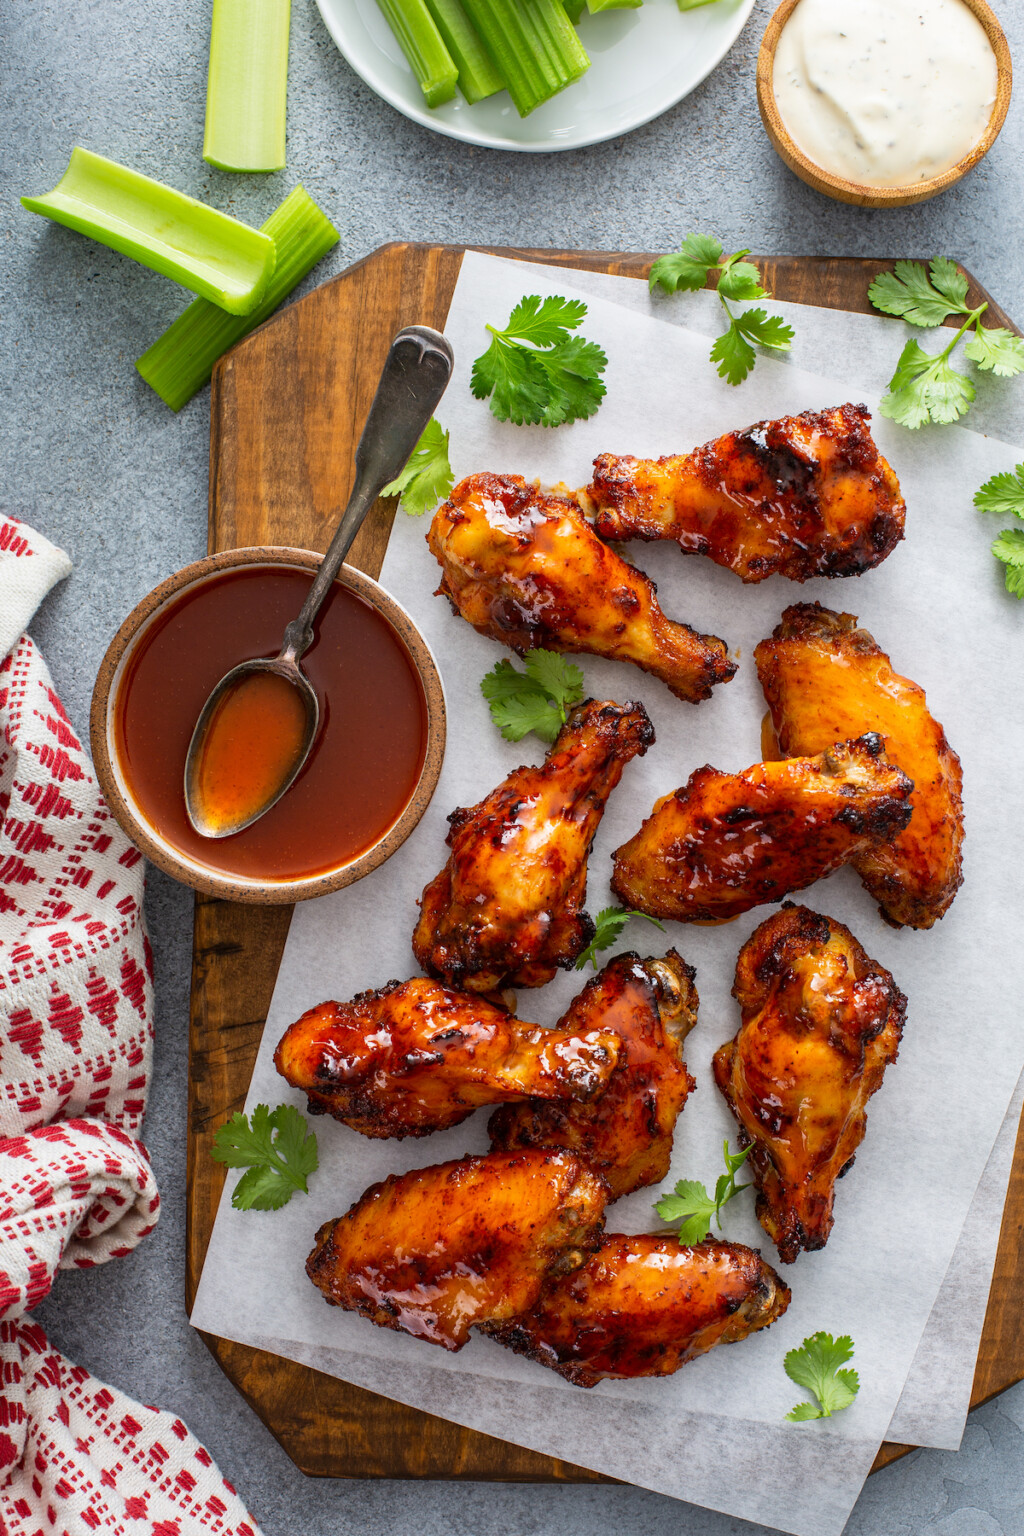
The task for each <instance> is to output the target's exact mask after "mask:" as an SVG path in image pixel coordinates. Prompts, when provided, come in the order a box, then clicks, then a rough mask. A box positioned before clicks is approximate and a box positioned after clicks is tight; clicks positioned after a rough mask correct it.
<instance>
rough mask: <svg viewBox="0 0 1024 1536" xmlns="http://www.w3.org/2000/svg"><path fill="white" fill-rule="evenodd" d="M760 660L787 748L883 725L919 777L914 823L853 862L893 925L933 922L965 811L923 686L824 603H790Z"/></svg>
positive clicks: (946, 899) (950, 881)
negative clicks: (905, 673)
mask: <svg viewBox="0 0 1024 1536" xmlns="http://www.w3.org/2000/svg"><path fill="white" fill-rule="evenodd" d="M754 658H755V660H756V662H757V675H758V677H759V678H760V680H761V687H762V688H763V689H764V694H765V698H766V699H767V700H768V707H769V709H770V710H771V719H772V725H773V726H774V732H775V744H776V746H777V748H778V749H779V750H780V751H781V752H782V753H783V754H785V755H787V756H788V755H791V754H794V755H795V754H799V755H801V756H802V755H803V754H804V753H807V752H820V751H822V750H823V748H824V747H825V746H827V745H828V743H830V742H833V741H838V740H840V739H841V738H843V737H846V736H850V735H854V734H858V733H860V732H863V731H877V732H879V733H880V734H881V735H882V736H884V738H885V750H886V755H887V756H888V757H889V758H890V759H891V761H892V762H894V763H898V764H899V766H900V767H901V768H902V769H903V771H904V772H905V773H907V774H909V776H910V777H911V779H913V781H914V799H913V812H914V814H913V816H912V817H911V818H910V822H909V825H908V826H907V827H905V828H904V829H903V830H902V831H901V832H899V833H898V834H897V835H896V836H895V837H893V838H892V839H891V840H890V841H888V842H887V843H885V844H882V845H880V846H878V847H874V848H869V849H866V850H865V851H864V852H862V853H859V854H858V855H857V857H856V858H855V859H854V861H853V863H854V867H855V868H856V870H857V873H858V874H859V875H860V877H861V879H862V880H863V882H864V885H865V886H866V887H867V889H868V890H869V891H870V893H871V895H872V896H873V897H874V898H875V900H876V901H877V902H878V904H879V907H880V908H881V911H882V916H883V917H884V918H885V919H886V920H887V921H888V922H890V923H891V924H892V925H893V926H894V927H896V928H899V927H903V926H904V925H906V926H907V927H911V928H930V927H931V926H932V924H933V923H935V922H937V921H938V919H939V918H940V917H941V916H942V915H943V913H944V912H946V911H947V909H948V908H949V905H950V903H951V902H952V900H953V898H954V896H955V895H956V893H957V891H958V889H959V887H960V883H961V874H960V850H961V846H962V844H963V840H964V811H963V801H962V799H961V788H962V784H963V776H962V774H961V772H960V759H959V758H958V757H957V755H956V753H955V752H954V751H953V749H952V747H951V746H950V745H949V742H948V741H947V740H946V734H945V732H944V731H943V729H942V726H941V725H940V724H939V722H938V721H937V720H936V719H935V718H934V717H933V716H932V715H931V714H930V713H929V711H928V704H927V700H926V699H925V696H924V690H923V689H922V688H919V687H918V685H917V684H916V683H912V682H911V681H910V679H909V678H906V677H901V676H900V675H899V673H898V672H894V671H893V667H892V663H891V662H890V660H889V658H888V656H887V655H886V654H885V652H884V651H883V650H881V649H880V648H879V646H878V645H877V644H876V642H875V641H874V640H873V639H872V637H871V636H870V635H869V634H868V632H867V630H864V629H858V628H857V620H856V618H855V617H854V615H853V614H850V613H833V612H832V611H831V609H829V608H822V607H821V605H820V604H819V603H797V604H795V605H794V606H793V607H792V608H787V609H786V611H785V613H784V614H783V615H782V623H781V624H780V625H779V626H778V628H777V629H776V630H775V633H774V634H773V635H772V638H771V639H770V640H762V641H761V643H760V645H758V646H757V647H756V649H755V651H754Z"/></svg>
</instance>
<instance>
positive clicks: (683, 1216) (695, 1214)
mask: <svg viewBox="0 0 1024 1536" xmlns="http://www.w3.org/2000/svg"><path fill="white" fill-rule="evenodd" d="M752 1149H753V1143H751V1145H750V1146H749V1147H744V1148H743V1150H742V1151H740V1152H730V1151H729V1140H728V1137H727V1138H726V1140H725V1141H724V1142H723V1144H722V1154H723V1156H724V1158H725V1168H726V1171H725V1173H721V1174H719V1176H718V1179H717V1180H716V1182H715V1193H714V1195H709V1194H708V1192H707V1190H706V1188H705V1187H704V1185H703V1184H701V1183H699V1182H698V1181H697V1180H696V1179H680V1181H679V1183H678V1184H677V1185H676V1187H675V1192H674V1193H673V1194H671V1195H662V1197H661V1199H660V1200H659V1201H657V1202H656V1204H655V1207H654V1209H655V1210H656V1211H657V1213H658V1215H659V1216H660V1217H661V1218H662V1220H663V1221H682V1225H681V1226H680V1228H679V1241H680V1243H682V1244H683V1245H684V1246H685V1245H686V1244H688V1243H699V1242H702V1241H703V1240H704V1238H705V1237H707V1235H708V1233H709V1232H710V1230H711V1218H712V1217H714V1218H715V1220H716V1221H717V1223H718V1230H719V1231H721V1230H722V1206H723V1205H726V1204H727V1203H728V1202H729V1201H730V1200H732V1199H733V1198H734V1197H735V1196H736V1195H739V1194H742V1192H743V1191H744V1190H745V1189H751V1188H752V1187H753V1186H752V1185H750V1184H737V1183H736V1173H737V1170H738V1169H739V1168H741V1167H742V1165H743V1164H744V1163H745V1162H746V1160H747V1158H748V1157H749V1156H750V1153H751V1151H752Z"/></svg>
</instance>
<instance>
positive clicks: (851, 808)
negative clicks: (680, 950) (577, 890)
mask: <svg viewBox="0 0 1024 1536" xmlns="http://www.w3.org/2000/svg"><path fill="white" fill-rule="evenodd" d="M912 788H913V785H912V784H911V782H910V780H909V779H908V778H907V776H906V774H905V773H902V772H901V771H900V769H899V768H896V767H895V766H894V765H893V764H892V763H890V762H889V761H888V760H887V758H886V755H885V752H884V750H883V744H882V739H881V737H880V736H876V735H866V736H861V737H858V738H857V739H856V740H853V741H842V742H837V743H836V744H835V745H834V746H831V747H830V748H829V749H828V751H825V752H821V753H820V755H819V756H817V757H801V758H790V759H788V760H786V761H784V762H769V763H755V764H754V766H753V767H752V768H747V769H745V770H744V771H743V772H742V773H721V772H719V770H718V769H717V768H710V767H704V768H698V769H697V771H696V772H695V773H692V774H691V775H690V778H689V780H688V782H687V783H686V784H685V785H684V786H683V787H682V789H677V790H676V791H675V793H674V794H671V795H665V796H664V798H663V799H661V800H659V801H658V802H657V803H656V804H655V806H654V810H653V811H652V813H651V815H650V816H649V817H648V819H647V820H646V821H645V822H644V824H643V826H642V827H641V828H640V830H639V832H638V833H637V834H636V836H635V837H633V838H631V839H630V841H629V842H628V843H623V845H622V847H621V848H618V849H617V850H616V851H615V853H614V855H613V858H614V860H615V870H614V873H613V875H612V890H613V891H614V892H615V894H616V895H617V896H618V897H619V899H620V901H621V902H622V903H623V905H624V906H626V907H632V908H635V909H637V910H638V911H640V912H647V913H649V914H650V915H651V916H652V917H668V918H675V919H676V920H677V921H679V922H716V921H723V920H726V919H728V918H731V917H738V916H739V914H740V913H741V912H747V911H749V909H750V908H751V907H756V906H760V905H762V904H764V903H765V902H770V901H778V900H780V898H781V897H783V896H785V895H786V893H787V892H788V891H798V890H801V889H802V888H803V887H804V886H805V885H810V884H811V883H812V882H813V881H815V880H819V879H821V877H822V876H823V875H830V874H831V873H832V872H833V870H836V869H838V868H839V866H840V865H841V864H845V863H848V862H849V861H850V860H851V859H853V858H856V857H857V855H858V854H862V853H865V852H867V851H868V850H869V849H873V848H876V847H877V846H878V845H879V844H881V843H885V842H887V841H888V840H889V839H890V838H892V837H894V836H895V835H896V834H897V833H898V832H899V831H900V830H901V829H902V828H903V827H905V826H906V824H907V822H908V821H909V819H910V804H909V801H908V796H909V795H910V791H911V790H912Z"/></svg>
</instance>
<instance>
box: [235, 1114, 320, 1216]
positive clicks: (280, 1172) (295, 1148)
mask: <svg viewBox="0 0 1024 1536" xmlns="http://www.w3.org/2000/svg"><path fill="white" fill-rule="evenodd" d="M210 1156H211V1157H213V1158H215V1159H216V1161H217V1162H219V1163H226V1164H227V1166H228V1167H229V1168H246V1169H248V1172H246V1173H244V1174H243V1175H242V1177H241V1178H240V1179H239V1181H238V1183H237V1184H236V1185H235V1189H234V1193H233V1194H232V1196H231V1204H232V1205H233V1206H234V1207H235V1209H236V1210H239V1211H248V1210H259V1211H276V1210H278V1209H280V1207H281V1206H282V1205H287V1204H288V1201H289V1200H290V1199H291V1197H292V1195H294V1193H295V1191H296V1190H298V1189H301V1190H302V1191H303V1193H304V1194H308V1193H309V1188H308V1185H307V1182H306V1181H307V1179H308V1176H309V1175H310V1174H311V1173H315V1172H316V1169H317V1168H318V1166H319V1157H318V1154H317V1145H316V1137H315V1136H314V1135H313V1134H312V1132H310V1133H309V1134H308V1135H307V1127H306V1121H305V1119H304V1118H303V1116H302V1115H300V1114H299V1111H298V1110H297V1109H296V1108H295V1106H294V1104H279V1105H278V1106H277V1108H276V1109H274V1110H272V1109H271V1108H270V1106H269V1104H257V1105H256V1107H255V1108H254V1109H253V1112H252V1116H251V1118H250V1119H247V1118H246V1116H245V1115H244V1114H242V1112H241V1111H240V1110H238V1111H236V1112H235V1114H233V1115H232V1116H231V1119H230V1120H229V1121H228V1122H227V1124H226V1125H222V1126H221V1128H220V1130H219V1131H218V1132H217V1134H216V1136H215V1137H214V1138H213V1146H212V1147H211V1148H210Z"/></svg>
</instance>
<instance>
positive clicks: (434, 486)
mask: <svg viewBox="0 0 1024 1536" xmlns="http://www.w3.org/2000/svg"><path fill="white" fill-rule="evenodd" d="M454 484H455V476H454V475H453V474H452V466H451V464H450V463H449V460H448V433H447V432H446V431H445V430H444V428H443V427H442V425H441V423H440V422H439V421H438V419H437V417H436V416H431V418H430V420H429V421H428V422H427V424H426V426H425V427H424V428H423V431H422V433H421V434H420V440H419V442H418V443H417V444H416V447H415V448H414V449H413V451H412V453H411V454H410V455H409V461H408V463H407V464H406V466H405V468H404V469H403V470H402V472H401V474H400V475H396V476H395V478H394V479H393V480H389V481H388V483H387V485H386V486H385V487H384V489H383V490H382V491H381V495H382V496H400V497H401V498H402V500H401V503H400V505H401V508H402V511H403V512H408V513H409V515H410V516H411V517H422V515H423V513H424V512H432V511H433V510H434V508H435V507H436V506H437V504H438V502H440V501H443V500H444V499H445V497H446V496H447V495H448V492H449V491H450V490H451V488H452V486H453V485H454Z"/></svg>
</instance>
